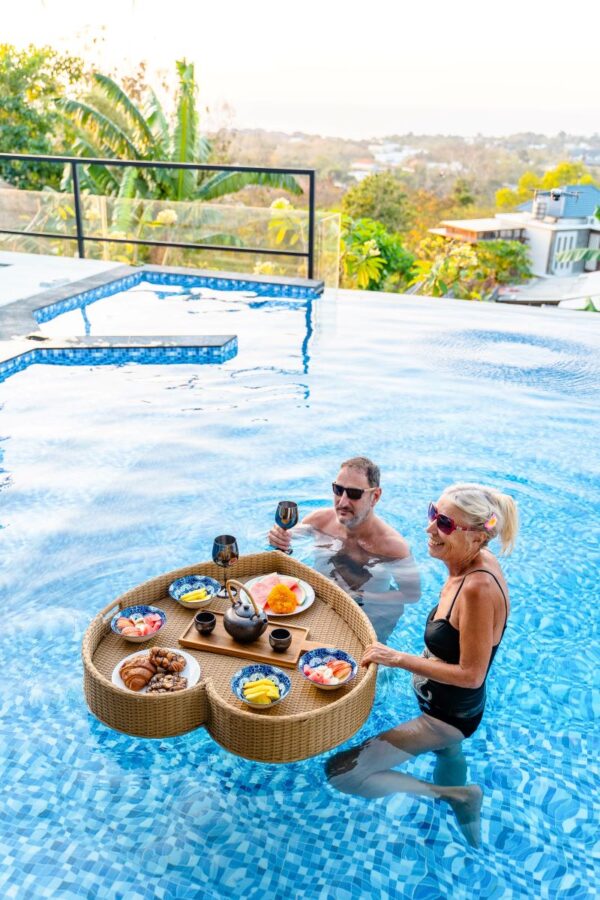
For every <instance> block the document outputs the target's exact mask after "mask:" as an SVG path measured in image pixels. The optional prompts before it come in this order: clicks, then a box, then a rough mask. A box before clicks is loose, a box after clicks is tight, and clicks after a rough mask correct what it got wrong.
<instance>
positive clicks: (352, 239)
mask: <svg viewBox="0 0 600 900" xmlns="http://www.w3.org/2000/svg"><path fill="white" fill-rule="evenodd" d="M413 262H414V256H413V255H412V253H409V251H408V250H406V248H405V247H404V246H403V244H402V240H401V239H400V237H399V235H397V234H390V232H389V231H387V230H386V229H385V228H384V226H383V225H382V224H381V222H376V221H374V220H373V219H365V218H363V219H358V220H354V219H351V218H349V217H347V216H346V217H344V219H343V222H342V255H341V267H342V286H343V287H349V288H358V289H359V290H368V291H401V290H402V288H403V287H405V286H406V285H407V284H408V282H409V281H410V277H411V272H412V266H413Z"/></svg>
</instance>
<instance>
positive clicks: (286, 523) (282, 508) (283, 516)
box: [275, 500, 298, 554]
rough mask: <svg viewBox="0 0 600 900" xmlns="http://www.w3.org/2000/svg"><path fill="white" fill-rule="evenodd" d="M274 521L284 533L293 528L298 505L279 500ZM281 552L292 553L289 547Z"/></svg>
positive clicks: (289, 501)
mask: <svg viewBox="0 0 600 900" xmlns="http://www.w3.org/2000/svg"><path fill="white" fill-rule="evenodd" d="M275 521H276V522H277V524H278V525H279V527H280V528H283V529H285V531H287V530H288V529H289V528H293V527H294V525H297V524H298V504H297V503H294V502H293V500H280V501H279V503H278V504H277V510H276V512H275ZM282 552H283V553H288V554H292V553H293V552H294V551H293V550H292V548H291V547H290V549H289V550H283V551H282Z"/></svg>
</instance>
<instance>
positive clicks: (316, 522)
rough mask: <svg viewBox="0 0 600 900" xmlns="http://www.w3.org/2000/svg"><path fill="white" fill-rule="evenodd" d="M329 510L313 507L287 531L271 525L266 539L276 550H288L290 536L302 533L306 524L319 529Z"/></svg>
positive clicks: (290, 541)
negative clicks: (312, 510) (312, 509)
mask: <svg viewBox="0 0 600 900" xmlns="http://www.w3.org/2000/svg"><path fill="white" fill-rule="evenodd" d="M330 512H331V510H328V509H315V510H314V512H311V513H309V514H308V515H307V516H304V518H303V519H302V520H301V522H300V523H299V525H296V527H295V528H288V530H287V531H286V530H285V529H284V528H280V526H279V525H273V527H272V528H271V530H270V531H269V533H268V535H267V540H268V541H269V544H270V545H271V546H272V547H275V548H276V549H277V550H289V548H290V544H291V543H292V537H293V536H294V535H295V534H302V533H303V532H304V529H305V528H306V527H307V526H308V527H309V528H316V529H317V530H319V531H320V530H321V528H322V527H323V525H325V524H326V523H327V520H328V519H329V515H328V514H329V513H330Z"/></svg>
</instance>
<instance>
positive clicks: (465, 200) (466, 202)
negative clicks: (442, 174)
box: [452, 178, 475, 206]
mask: <svg viewBox="0 0 600 900" xmlns="http://www.w3.org/2000/svg"><path fill="white" fill-rule="evenodd" d="M452 199H453V200H454V202H455V203H456V205H457V206H472V205H473V203H475V193H474V191H473V188H472V187H471V185H470V184H469V182H468V181H467V179H466V178H457V179H456V181H455V182H454V187H453V188H452Z"/></svg>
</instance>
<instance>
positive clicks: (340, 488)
mask: <svg viewBox="0 0 600 900" xmlns="http://www.w3.org/2000/svg"><path fill="white" fill-rule="evenodd" d="M331 487H332V488H333V493H334V494H335V496H336V497H341V496H342V494H343V493H344V491H346V494H347V496H348V500H360V498H361V497H362V495H363V494H364V493H365V492H367V493H369V492H370V491H376V490H377V488H374V487H373V488H349V487H345V486H344V485H343V484H336V482H335V481H334V482H333V484H332V485H331Z"/></svg>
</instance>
